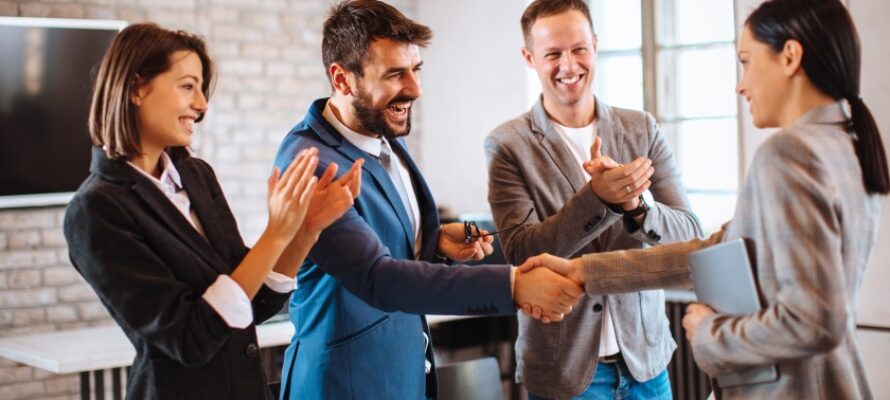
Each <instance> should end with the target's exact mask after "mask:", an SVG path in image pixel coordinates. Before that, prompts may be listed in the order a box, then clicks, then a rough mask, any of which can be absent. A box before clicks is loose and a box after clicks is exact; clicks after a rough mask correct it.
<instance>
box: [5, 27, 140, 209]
mask: <svg viewBox="0 0 890 400" xmlns="http://www.w3.org/2000/svg"><path fill="white" fill-rule="evenodd" d="M124 26H126V22H124V21H107V20H73V19H59V18H21V17H0V207H2V208H8V207H31V206H45V205H54V204H65V203H67V201H68V200H69V199H70V197H71V195H72V193H73V192H74V191H76V190H77V188H78V186H79V185H80V183H81V182H83V180H84V178H86V176H87V175H88V174H89V163H90V146H91V144H90V143H91V142H90V138H89V131H88V128H87V114H88V112H89V108H90V97H91V95H92V88H93V82H94V79H95V76H96V72H97V69H98V66H99V62H100V61H101V59H102V55H103V54H104V53H105V50H106V49H107V48H108V46H109V45H110V44H111V41H112V39H114V36H115V35H116V34H117V32H119V31H120V30H121V29H123V27H124Z"/></svg>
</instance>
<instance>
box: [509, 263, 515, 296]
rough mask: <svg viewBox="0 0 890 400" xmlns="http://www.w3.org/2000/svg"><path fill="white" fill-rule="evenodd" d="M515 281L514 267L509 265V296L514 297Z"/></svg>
mask: <svg viewBox="0 0 890 400" xmlns="http://www.w3.org/2000/svg"><path fill="white" fill-rule="evenodd" d="M515 282H516V267H514V266H510V298H511V299H512V298H514V297H515V296H513V284H514V283H515Z"/></svg>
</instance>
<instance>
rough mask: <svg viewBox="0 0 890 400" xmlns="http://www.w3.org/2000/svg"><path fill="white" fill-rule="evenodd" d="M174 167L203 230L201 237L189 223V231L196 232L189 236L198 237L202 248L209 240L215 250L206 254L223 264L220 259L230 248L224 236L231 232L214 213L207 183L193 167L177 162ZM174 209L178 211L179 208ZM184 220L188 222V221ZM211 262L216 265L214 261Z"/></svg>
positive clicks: (226, 255)
mask: <svg viewBox="0 0 890 400" xmlns="http://www.w3.org/2000/svg"><path fill="white" fill-rule="evenodd" d="M176 168H177V170H178V171H179V175H180V177H181V179H182V186H183V187H184V188H185V190H186V192H187V193H188V196H189V202H190V203H191V205H192V210H194V211H195V214H196V215H197V216H198V221H200V222H201V228H203V230H204V236H205V237H201V235H200V234H197V231H195V229H194V228H192V227H191V224H189V227H190V228H192V229H191V232H193V233H195V234H197V235H190V237H191V238H192V239H195V237H194V236H197V237H198V238H200V240H198V242H199V243H200V245H199V246H201V247H202V248H203V250H207V249H206V246H204V245H205V244H207V243H208V242H209V243H210V245H211V246H213V249H214V250H215V251H213V252H212V255H210V254H208V255H207V257H213V256H216V258H217V259H218V260H219V261H220V262H221V264H219V265H224V263H222V261H223V260H222V259H223V258H227V257H228V249H229V248H230V247H229V246H227V244H226V240H225V238H226V237H227V235H231V234H232V232H224V231H223V228H222V226H221V225H220V221H221V219H220V217H219V215H217V213H216V208H215V207H214V206H213V199H212V198H211V196H210V192H209V191H208V190H206V189H207V184H206V182H202V181H201V178H200V176H199V175H198V174H197V173H196V172H195V170H194V168H191V167H190V166H189V165H186V164H179V163H177V165H176ZM175 211H176V212H177V213H179V210H175ZM180 215H182V214H180ZM186 222H187V223H188V221H186ZM205 238H206V239H205ZM211 264H213V265H216V264H214V263H211Z"/></svg>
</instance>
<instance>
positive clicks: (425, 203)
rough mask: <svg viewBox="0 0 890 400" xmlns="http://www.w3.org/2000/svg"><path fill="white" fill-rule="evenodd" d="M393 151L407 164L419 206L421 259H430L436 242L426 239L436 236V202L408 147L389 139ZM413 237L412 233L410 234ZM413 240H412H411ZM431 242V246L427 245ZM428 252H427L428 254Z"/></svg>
mask: <svg viewBox="0 0 890 400" xmlns="http://www.w3.org/2000/svg"><path fill="white" fill-rule="evenodd" d="M390 144H391V145H392V148H393V151H395V152H396V153H397V154H398V155H399V157H401V158H402V159H403V160H405V163H406V164H408V171H409V172H410V174H411V178H412V179H411V184H412V186H414V196H415V197H416V198H417V206H418V207H419V208H420V232H421V240H422V241H423V243H422V246H421V251H420V252H421V259H424V260H432V257H433V254H434V252H435V250H436V246H437V245H436V243H435V242H430V241H428V239H431V238H434V237H436V232H437V231H438V230H439V211H438V210H437V209H436V202H435V200H433V193H432V192H430V188H429V186H427V184H426V180H424V179H423V175H421V173H420V168H418V167H417V164H415V163H414V159H412V158H411V155H410V154H408V149H406V148H405V144H404V143H402V141H401V140H392V141H390ZM412 239H413V235H412ZM412 242H413V240H412ZM431 243H432V247H430V246H429V245H430V244H431ZM428 253H429V254H428Z"/></svg>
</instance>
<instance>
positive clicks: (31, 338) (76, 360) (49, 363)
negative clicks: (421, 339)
mask: <svg viewBox="0 0 890 400" xmlns="http://www.w3.org/2000/svg"><path fill="white" fill-rule="evenodd" d="M463 318H472V317H467V316H456V315H430V316H428V317H427V321H429V323H430V324H431V325H435V324H438V323H442V322H446V321H452V320H456V319H463ZM293 335H294V325H293V324H291V322H290V321H281V322H273V323H269V324H262V325H259V326H257V341H258V342H259V345H260V347H275V346H284V345H287V344H290V341H291V338H292V337H293ZM0 357H3V358H7V359H10V360H13V361H17V362H20V363H22V364H26V365H30V366H32V367H36V368H40V369H43V370H46V371H49V372H54V373H57V374H68V373H74V372H84V371H94V370H101V369H110V368H119V367H127V366H129V365H130V364H131V363H132V362H133V358H134V357H136V351H135V350H134V349H133V345H131V344H130V342H129V341H128V340H127V337H126V336H125V335H124V332H123V331H122V330H121V328H120V327H118V326H117V325H109V326H101V327H94V328H84V329H76V330H70V331H59V332H52V333H43V334H36V335H23V336H15V337H6V338H0Z"/></svg>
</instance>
